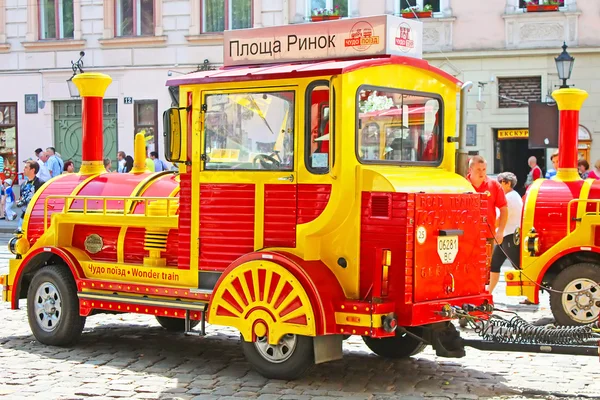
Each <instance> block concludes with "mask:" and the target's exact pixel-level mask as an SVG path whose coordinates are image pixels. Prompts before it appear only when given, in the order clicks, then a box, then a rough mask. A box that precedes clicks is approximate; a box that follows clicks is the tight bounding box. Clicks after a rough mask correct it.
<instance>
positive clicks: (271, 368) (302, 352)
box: [242, 335, 315, 381]
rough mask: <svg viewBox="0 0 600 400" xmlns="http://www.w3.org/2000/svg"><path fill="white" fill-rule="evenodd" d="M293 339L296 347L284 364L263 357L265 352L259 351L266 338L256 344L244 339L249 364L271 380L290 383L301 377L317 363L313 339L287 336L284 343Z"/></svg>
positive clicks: (243, 343)
mask: <svg viewBox="0 0 600 400" xmlns="http://www.w3.org/2000/svg"><path fill="white" fill-rule="evenodd" d="M291 337H294V338H295V346H294V348H293V349H289V351H290V352H291V353H289V354H288V353H286V355H287V357H288V358H286V359H285V361H282V362H272V361H270V360H269V359H267V358H265V356H263V352H261V350H259V345H260V343H261V341H262V343H265V342H266V338H260V339H259V340H258V341H257V342H256V343H254V342H246V341H244V338H243V337H242V349H243V350H244V355H245V356H246V359H247V360H248V362H249V363H250V364H252V366H253V367H254V369H256V371H258V373H260V374H261V375H262V376H264V377H265V378H269V379H281V380H287V381H290V380H294V379H296V378H298V377H300V376H301V375H302V374H304V373H305V372H306V370H307V369H309V368H310V367H311V366H313V365H314V363H315V357H314V350H313V338H312V337H309V336H300V335H285V336H284V337H283V338H282V342H283V340H284V339H286V338H288V339H289V338H291ZM282 342H280V343H282ZM279 346H281V345H279ZM267 347H268V346H267Z"/></svg>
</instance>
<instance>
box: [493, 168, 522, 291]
mask: <svg viewBox="0 0 600 400" xmlns="http://www.w3.org/2000/svg"><path fill="white" fill-rule="evenodd" d="M498 182H500V186H502V190H503V191H504V195H505V196H506V203H507V208H508V218H507V221H506V227H505V228H504V240H503V241H502V244H501V245H496V246H495V247H494V253H493V254H492V265H491V273H490V293H492V292H493V291H494V288H495V287H496V285H497V284H498V280H499V279H500V268H501V267H502V264H504V261H506V256H507V255H508V257H509V259H510V261H511V262H512V264H513V266H514V267H515V268H519V266H520V261H521V258H520V257H519V246H518V245H516V244H515V242H514V233H515V230H516V229H517V228H518V227H520V226H521V214H522V212H523V200H522V199H521V196H519V193H517V192H516V191H515V190H514V187H515V185H516V184H517V177H516V176H515V174H513V173H512V172H503V173H501V174H499V175H498Z"/></svg>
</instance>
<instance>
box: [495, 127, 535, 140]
mask: <svg viewBox="0 0 600 400" xmlns="http://www.w3.org/2000/svg"><path fill="white" fill-rule="evenodd" d="M528 137H529V129H501V130H499V131H498V140H506V139H527V138H528Z"/></svg>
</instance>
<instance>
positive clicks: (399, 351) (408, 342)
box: [363, 328, 427, 358]
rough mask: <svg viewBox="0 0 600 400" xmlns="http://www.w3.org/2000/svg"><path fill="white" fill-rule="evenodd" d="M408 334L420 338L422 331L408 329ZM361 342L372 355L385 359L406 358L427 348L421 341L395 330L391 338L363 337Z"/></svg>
mask: <svg viewBox="0 0 600 400" xmlns="http://www.w3.org/2000/svg"><path fill="white" fill-rule="evenodd" d="M407 330H409V329H407ZM410 332H411V333H414V334H415V335H417V336H420V335H421V334H422V329H420V328H410ZM363 340H364V342H365V344H366V345H367V347H368V348H369V349H371V351H372V352H373V353H375V354H377V355H378V356H381V357H386V358H407V357H410V356H414V355H416V354H418V353H420V352H422V351H423V350H425V347H427V345H426V344H425V343H423V342H422V341H420V340H418V339H416V338H415V337H413V336H411V335H409V334H407V333H406V332H401V331H400V330H396V336H393V337H387V338H382V339H375V338H372V337H368V336H363Z"/></svg>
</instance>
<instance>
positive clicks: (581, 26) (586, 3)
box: [0, 0, 600, 174]
mask: <svg viewBox="0 0 600 400" xmlns="http://www.w3.org/2000/svg"><path fill="white" fill-rule="evenodd" d="M407 5H415V6H417V7H421V8H425V7H426V6H430V7H431V8H432V12H431V15H430V16H429V15H428V16H426V17H425V18H421V21H422V22H423V23H424V50H425V58H426V59H428V60H429V61H430V62H431V63H432V64H434V65H436V66H438V67H440V68H442V69H443V70H445V71H447V72H449V73H451V74H452V75H454V76H456V77H458V78H459V79H461V80H463V81H472V82H473V83H474V87H473V89H472V90H471V92H470V93H469V97H468V110H467V116H468V124H469V130H468V132H469V145H470V146H469V150H471V151H474V152H479V153H480V154H482V155H484V156H485V157H486V158H488V159H489V160H494V162H490V170H491V171H490V172H500V169H509V168H511V167H513V165H512V164H515V163H518V164H520V163H522V160H521V159H520V158H519V159H509V158H506V156H505V155H506V154H513V153H515V152H518V153H523V152H524V153H525V155H524V157H525V158H526V157H527V155H529V154H535V155H538V156H540V157H541V161H542V162H546V161H547V158H548V157H547V155H548V154H550V153H551V152H552V151H553V150H552V149H546V150H533V151H530V150H529V149H528V148H527V146H526V145H525V147H523V146H524V143H526V142H527V140H526V139H524V138H523V137H520V138H519V137H517V138H514V136H513V137H510V138H505V136H506V133H503V132H500V131H521V134H520V135H521V136H524V134H523V133H522V131H524V130H526V129H527V128H528V108H527V107H526V106H525V103H524V102H527V101H533V100H536V101H546V100H547V99H549V94H550V93H551V91H552V90H553V89H554V88H555V86H556V85H558V84H560V82H559V79H558V75H557V72H556V67H555V63H554V57H556V56H557V55H558V54H559V53H560V52H561V51H562V49H561V46H562V44H563V42H565V43H566V44H567V45H568V46H569V47H568V52H569V53H570V54H571V55H572V56H573V57H575V59H576V61H575V67H574V70H573V75H572V79H571V80H570V81H569V83H570V84H575V85H576V86H577V87H579V88H582V89H585V90H587V91H588V92H589V93H590V98H589V99H588V100H587V102H586V103H585V105H584V108H583V111H582V114H581V125H582V130H581V131H582V134H586V132H587V133H589V136H590V138H589V139H590V140H591V141H589V142H588V143H587V144H586V145H589V152H588V157H589V158H590V161H591V163H593V161H594V160H595V159H596V158H600V137H599V138H598V139H597V140H594V139H595V138H596V136H598V135H600V113H599V112H598V111H599V107H600V74H599V73H598V72H597V71H598V67H599V66H600V24H599V23H598V22H600V2H599V1H597V0H561V1H560V5H559V7H558V10H556V11H547V12H531V11H530V12H528V11H527V10H526V7H525V4H524V1H523V0H485V1H482V0H235V1H234V0H133V1H125V0H104V1H102V0H56V1H48V0H37V1H31V0H0V88H1V90H0V156H2V161H3V165H0V167H1V168H0V171H1V170H2V169H4V173H5V174H9V173H10V169H11V168H13V169H15V170H18V171H20V170H21V169H22V167H21V166H22V162H21V161H23V160H25V159H27V158H28V157H33V156H34V154H33V152H34V149H35V148H37V147H42V148H45V147H47V146H54V147H56V148H57V149H58V150H59V151H60V152H61V153H62V155H63V157H64V158H72V159H74V160H77V157H79V156H80V153H79V151H80V150H79V147H78V146H79V142H78V135H79V136H80V133H79V132H80V122H78V118H79V115H80V103H79V100H77V99H76V98H75V99H74V98H72V97H71V95H70V93H69V90H68V86H67V83H66V81H67V79H69V78H70V77H71V76H72V75H73V70H72V64H71V63H72V61H77V60H78V59H79V57H80V52H81V51H83V52H85V55H84V56H83V57H82V61H83V70H84V71H98V72H105V73H108V74H110V75H111V76H112V78H113V83H112V84H111V85H110V87H109V89H108V91H107V94H106V99H107V101H106V102H105V128H104V129H105V140H106V143H105V154H106V155H107V156H108V157H110V158H113V159H114V158H115V156H116V152H117V151H118V150H124V151H125V152H126V153H128V154H130V153H132V152H133V136H134V133H135V132H138V131H144V132H145V133H146V135H147V140H148V145H149V148H150V150H156V151H158V153H159V154H161V153H162V152H163V148H162V143H161V140H162V138H161V137H162V135H161V134H159V133H160V132H161V128H162V126H161V125H162V123H161V119H162V118H161V115H162V111H163V110H165V109H167V108H168V107H169V106H171V103H172V96H171V95H170V94H169V91H168V90H167V88H166V87H165V81H166V80H167V79H168V77H169V76H173V75H176V74H180V73H187V72H191V71H194V70H196V69H198V68H216V67H219V66H220V65H221V63H222V60H223V49H222V43H223V33H222V32H223V31H224V30H229V29H237V28H246V27H266V26H275V25H283V24H297V23H311V22H310V19H311V14H312V13H313V9H314V8H319V7H326V8H335V7H336V6H339V10H341V12H342V13H343V14H344V15H343V16H344V17H360V16H367V15H376V14H384V13H388V14H396V15H400V14H401V13H402V11H403V9H405V8H406V6H407ZM427 8H429V7H427ZM499 136H501V138H499ZM503 140H507V141H503ZM510 141H512V142H510ZM509 142H510V143H512V144H510V143H509ZM543 166H545V165H543ZM13 172H14V171H13Z"/></svg>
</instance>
